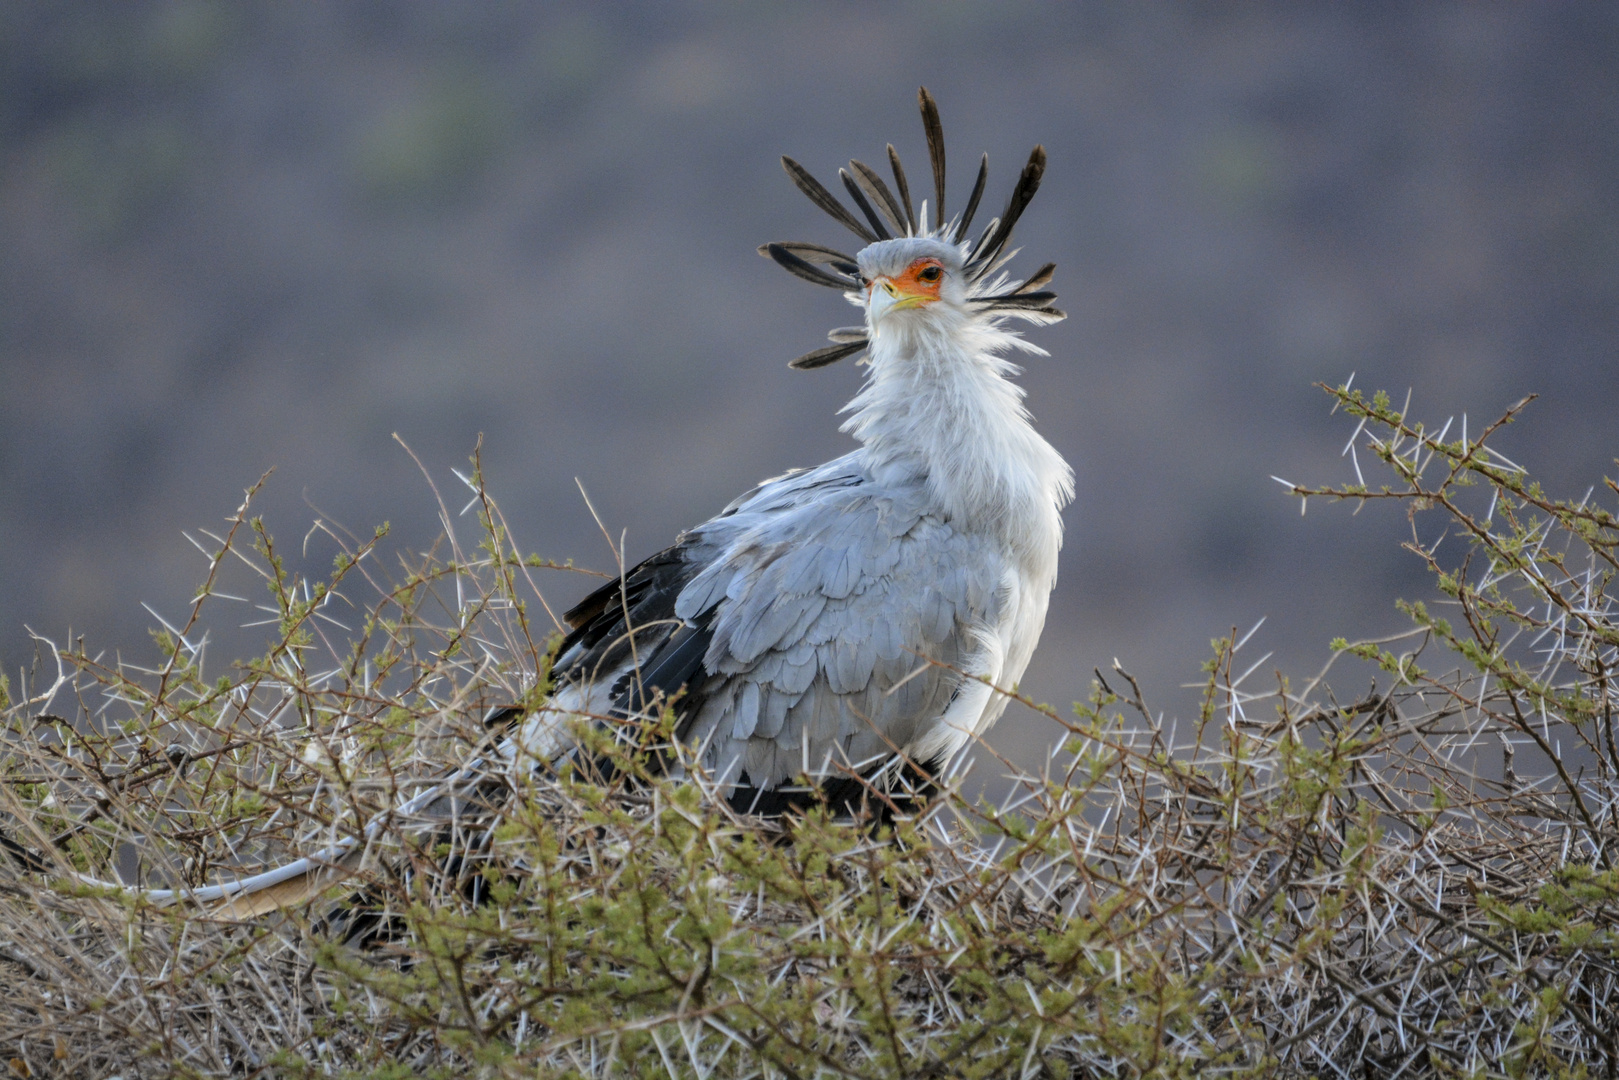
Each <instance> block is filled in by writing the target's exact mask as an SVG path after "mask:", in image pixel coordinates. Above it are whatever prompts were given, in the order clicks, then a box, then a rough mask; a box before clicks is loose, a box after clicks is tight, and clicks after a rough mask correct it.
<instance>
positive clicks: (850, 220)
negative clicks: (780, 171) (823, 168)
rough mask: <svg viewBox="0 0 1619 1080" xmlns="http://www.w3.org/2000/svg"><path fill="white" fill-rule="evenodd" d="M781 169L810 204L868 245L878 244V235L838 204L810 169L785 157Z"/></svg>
mask: <svg viewBox="0 0 1619 1080" xmlns="http://www.w3.org/2000/svg"><path fill="white" fill-rule="evenodd" d="M781 167H782V168H784V169H786V170H787V175H788V176H790V177H792V179H793V183H795V184H797V185H798V190H799V191H802V192H803V193H804V194H805V195H808V196H809V199H810V202H812V203H814V204H815V205H816V206H819V207H820V208H821V209H822V210H825V211H826V212H827V213H828V214H831V215H832V216H833V217H834V218H836V219H837V220H838V221H839V222H841V223H842V224H843V225H844V227H845V228H847V229H848V230H849V231H850V232H852V233H854V234H855V235H856V236H858V237H860V239H862V240H864V241H865V242H866V243H868V244H871V243H875V242H876V240H877V237H876V235H875V234H873V233H872V231H871V230H870V229H868V228H866V227H865V226H864V225H862V224H860V222H858V221H856V220H855V216H854V215H853V214H851V213H849V211H847V210H845V209H844V208H843V204H842V203H840V202H838V200H837V198H836V197H835V196H833V194H832V193H831V192H830V191H828V190H826V188H824V187H822V186H821V182H820V181H819V180H817V179H815V177H813V176H811V175H810V174H809V170H808V169H806V168H804V166H802V165H800V164H799V163H798V162H796V161H794V160H793V159H792V158H790V157H787V156H785V155H783V156H782V159H781Z"/></svg>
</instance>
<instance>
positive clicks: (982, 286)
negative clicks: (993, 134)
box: [759, 88, 1065, 368]
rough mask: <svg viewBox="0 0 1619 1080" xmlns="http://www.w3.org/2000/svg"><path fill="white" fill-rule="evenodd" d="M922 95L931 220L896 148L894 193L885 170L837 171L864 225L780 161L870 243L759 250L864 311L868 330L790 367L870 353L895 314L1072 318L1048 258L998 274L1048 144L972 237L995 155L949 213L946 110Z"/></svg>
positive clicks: (918, 319)
mask: <svg viewBox="0 0 1619 1080" xmlns="http://www.w3.org/2000/svg"><path fill="white" fill-rule="evenodd" d="M917 97H918V100H919V101H920V103H921V106H922V127H923V129H924V130H925V131H926V132H927V139H928V158H929V161H930V163H931V164H932V166H933V193H934V202H933V212H932V215H931V218H932V224H931V225H930V221H929V219H930V215H929V211H928V203H927V200H925V199H924V200H923V202H922V207H921V212H920V213H918V212H917V211H916V209H915V207H914V206H913V204H912V202H911V191H910V185H909V184H908V183H907V182H906V178H905V170H904V168H903V167H901V165H900V162H899V155H898V154H897V153H895V152H894V147H893V146H892V145H890V146H889V147H888V163H889V166H890V167H891V168H892V170H893V176H894V188H893V189H892V190H891V189H890V188H889V187H888V184H887V182H886V181H885V180H884V179H883V178H882V176H881V175H879V174H878V172H877V170H875V169H873V168H871V167H870V166H869V165H866V164H864V163H862V162H859V161H851V162H850V163H849V168H848V169H846V170H845V169H839V170H838V176H839V178H841V179H842V181H843V186H844V188H845V189H847V191H848V192H849V197H850V198H851V199H852V200H853V201H854V204H855V206H857V207H858V208H859V209H860V213H861V215H862V217H863V218H864V220H863V221H862V220H861V218H857V217H855V215H854V214H852V213H851V212H850V211H849V210H848V208H847V207H845V206H844V205H843V203H841V202H839V201H838V199H837V198H836V196H834V195H833V194H832V193H831V192H830V191H828V190H827V189H826V188H824V187H822V186H821V184H820V183H819V182H818V181H817V180H816V179H815V178H814V177H813V176H811V175H810V174H809V172H808V171H807V170H805V168H804V167H803V166H802V165H800V164H799V163H798V162H796V161H794V160H793V159H792V158H788V157H784V158H782V159H781V163H782V166H783V167H784V168H785V169H786V170H787V175H788V176H790V177H791V178H792V180H793V183H795V184H797V185H798V188H799V190H801V191H802V192H804V194H805V195H808V196H809V198H810V201H811V202H813V203H815V205H816V206H818V207H820V208H821V209H822V210H824V211H826V212H827V213H828V214H830V215H831V216H832V217H833V218H835V219H837V221H838V222H839V223H840V224H842V225H843V226H844V227H845V228H847V229H849V231H851V232H853V233H854V234H855V235H856V236H858V237H860V238H861V239H862V240H864V241H865V246H864V247H862V248H861V249H860V252H859V254H857V255H853V256H850V255H845V254H843V253H841V252H839V251H837V250H835V249H833V248H829V247H823V246H821V245H820V244H803V243H791V244H788V243H783V244H766V245H764V246H763V247H761V248H760V249H759V254H761V255H764V256H766V257H768V258H771V259H774V260H775V261H776V262H777V263H779V264H780V265H781V266H782V267H783V268H784V269H786V270H787V271H789V272H790V273H793V274H795V275H797V276H798V277H801V278H804V279H805V280H806V281H813V282H814V283H815V284H817V285H825V286H828V287H830V288H834V289H839V290H841V291H842V292H843V293H844V294H845V295H846V296H847V297H848V298H849V299H850V300H851V301H853V302H854V303H855V304H857V305H858V306H860V307H862V308H864V309H865V311H866V325H865V326H863V327H849V328H846V329H841V330H833V331H832V332H831V333H830V334H828V335H827V336H828V337H830V338H831V339H832V341H833V342H834V344H833V345H831V346H830V347H828V348H824V349H817V350H815V351H814V352H812V353H807V354H805V355H804V356H800V357H799V358H798V359H797V360H794V361H793V362H792V364H791V366H792V367H795V368H814V367H823V366H825V365H827V364H831V363H834V362H836V361H838V360H842V359H843V358H844V357H846V356H853V355H855V354H856V353H859V352H862V351H864V350H865V348H866V346H867V344H868V343H869V341H870V337H871V335H872V334H875V333H877V331H878V327H879V326H880V325H883V324H888V323H891V322H892V321H893V320H896V319H897V320H903V322H904V323H906V324H912V325H916V324H922V323H929V322H931V323H935V324H937V323H940V322H942V321H947V320H949V319H951V318H988V319H991V320H996V319H1001V318H1008V317H1010V318H1021V319H1028V320H1030V321H1031V322H1036V323H1049V322H1056V321H1057V320H1058V319H1062V318H1064V317H1065V316H1064V315H1063V313H1062V312H1061V311H1058V310H1057V309H1056V308H1055V307H1053V306H1052V304H1051V302H1052V301H1053V300H1055V299H1056V298H1057V297H1056V294H1055V293H1051V292H1046V291H1044V290H1043V286H1044V285H1045V284H1046V283H1047V282H1049V281H1050V280H1051V275H1052V271H1053V269H1054V267H1053V266H1051V265H1050V264H1049V263H1048V264H1047V265H1045V266H1042V267H1041V268H1040V269H1039V270H1036V271H1035V272H1034V273H1033V274H1031V275H1029V277H1027V278H1025V279H1024V280H1023V281H1021V282H1018V283H1017V284H1015V285H1012V284H1009V283H1008V282H1007V280H1006V275H1004V274H997V273H996V271H998V270H999V269H1000V268H1001V266H1002V265H1004V264H1005V263H1006V261H1007V260H1008V259H1010V258H1011V257H1012V256H1013V255H1014V254H1016V252H1014V251H1010V250H1008V248H1007V244H1008V243H1009V242H1010V241H1011V239H1012V227H1013V226H1014V225H1016V224H1017V221H1018V218H1019V217H1021V216H1022V214H1023V210H1024V208H1025V207H1027V206H1028V205H1029V200H1030V199H1032V198H1034V193H1035V191H1036V190H1038V189H1039V187H1040V178H1041V176H1042V175H1043V174H1044V173H1045V168H1046V152H1045V149H1044V148H1043V147H1039V146H1036V147H1035V148H1034V152H1033V153H1031V154H1030V155H1029V161H1028V164H1026V165H1024V166H1023V173H1022V175H1021V176H1019V177H1018V182H1017V185H1016V186H1015V187H1014V188H1013V189H1012V196H1011V198H1010V199H1009V200H1007V204H1006V209H1005V210H1004V211H1002V213H1001V215H1000V217H997V218H994V219H992V220H991V221H990V223H989V224H988V225H986V226H985V227H984V230H983V232H982V233H980V234H979V236H978V238H977V239H976V240H973V239H971V238H970V237H969V236H968V234H967V230H968V228H969V227H970V226H971V225H972V219H973V214H974V213H975V212H976V211H977V209H978V201H979V199H980V198H981V197H982V196H983V194H984V182H985V180H986V179H987V178H988V175H989V155H988V154H985V155H984V158H983V160H982V161H981V162H980V163H979V166H978V179H977V181H976V182H975V183H974V185H973V191H972V194H971V195H970V196H968V198H967V207H966V209H965V210H963V211H962V212H961V214H960V215H959V216H958V217H956V218H954V219H950V218H947V217H946V216H945V214H944V133H943V128H942V127H941V125H940V123H939V107H938V105H937V104H935V102H934V100H933V96H932V95H931V94H929V93H928V92H927V90H926V88H924V89H923V90H922V91H921V92H920V93H919V94H918V95H917Z"/></svg>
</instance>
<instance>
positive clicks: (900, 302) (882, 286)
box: [866, 274, 938, 322]
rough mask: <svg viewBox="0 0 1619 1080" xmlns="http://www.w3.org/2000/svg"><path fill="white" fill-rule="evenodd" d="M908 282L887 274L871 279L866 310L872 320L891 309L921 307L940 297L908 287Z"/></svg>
mask: <svg viewBox="0 0 1619 1080" xmlns="http://www.w3.org/2000/svg"><path fill="white" fill-rule="evenodd" d="M906 284H907V283H904V282H899V281H895V280H894V279H893V278H891V277H889V276H887V275H886V274H879V275H877V276H876V277H874V278H872V279H871V284H870V285H869V286H868V287H867V289H866V312H867V314H868V316H869V317H870V319H871V321H873V322H876V321H877V320H878V319H880V318H882V317H883V316H884V315H886V314H888V313H889V312H890V311H903V310H905V309H906V308H919V307H922V306H924V305H926V304H931V303H933V302H934V301H936V300H937V299H938V297H936V296H933V295H931V294H930V293H928V292H924V291H922V290H921V289H908V288H907V287H906Z"/></svg>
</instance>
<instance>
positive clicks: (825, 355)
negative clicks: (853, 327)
mask: <svg viewBox="0 0 1619 1080" xmlns="http://www.w3.org/2000/svg"><path fill="white" fill-rule="evenodd" d="M865 347H866V342H865V339H864V338H862V339H861V340H859V341H851V342H849V343H847V344H844V345H828V346H827V347H826V348H824V349H816V350H815V351H814V352H808V353H805V354H804V355H803V356H800V357H799V358H798V359H797V360H794V361H792V362H791V363H789V364H788V365H787V366H788V367H790V368H797V369H798V370H799V371H808V370H809V369H811V368H818V367H826V365H828V364H835V363H837V362H838V361H839V360H842V359H843V358H844V357H845V356H852V355H854V354H855V353H857V352H859V351H860V350H861V349H864V348H865Z"/></svg>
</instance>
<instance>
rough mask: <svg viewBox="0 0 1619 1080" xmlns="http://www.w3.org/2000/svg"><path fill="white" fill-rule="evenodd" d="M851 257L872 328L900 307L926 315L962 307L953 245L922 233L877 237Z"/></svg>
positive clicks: (963, 293)
mask: <svg viewBox="0 0 1619 1080" xmlns="http://www.w3.org/2000/svg"><path fill="white" fill-rule="evenodd" d="M855 259H856V265H858V266H859V268H860V270H859V273H860V294H861V301H862V302H863V303H864V305H865V308H866V324H867V325H868V326H870V327H872V328H873V329H875V328H876V327H877V326H878V325H879V324H880V323H882V322H884V321H885V320H887V319H890V318H894V317H896V316H899V315H900V313H901V312H916V313H917V316H916V317H920V318H929V317H932V316H933V315H934V314H935V313H936V312H937V311H938V310H948V311H962V310H965V307H966V303H967V282H966V280H965V278H964V276H963V275H962V272H961V269H962V268H961V250H960V249H959V248H957V247H955V246H954V245H952V244H947V243H945V242H944V241H942V240H935V239H933V238H932V237H926V236H917V237H911V236H907V237H901V238H899V239H897V240H879V241H877V243H875V244H869V245H867V246H866V247H864V248H862V249H861V251H860V254H859V255H857V256H855ZM941 304H942V305H944V307H943V308H942V309H939V308H937V305H941Z"/></svg>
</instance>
